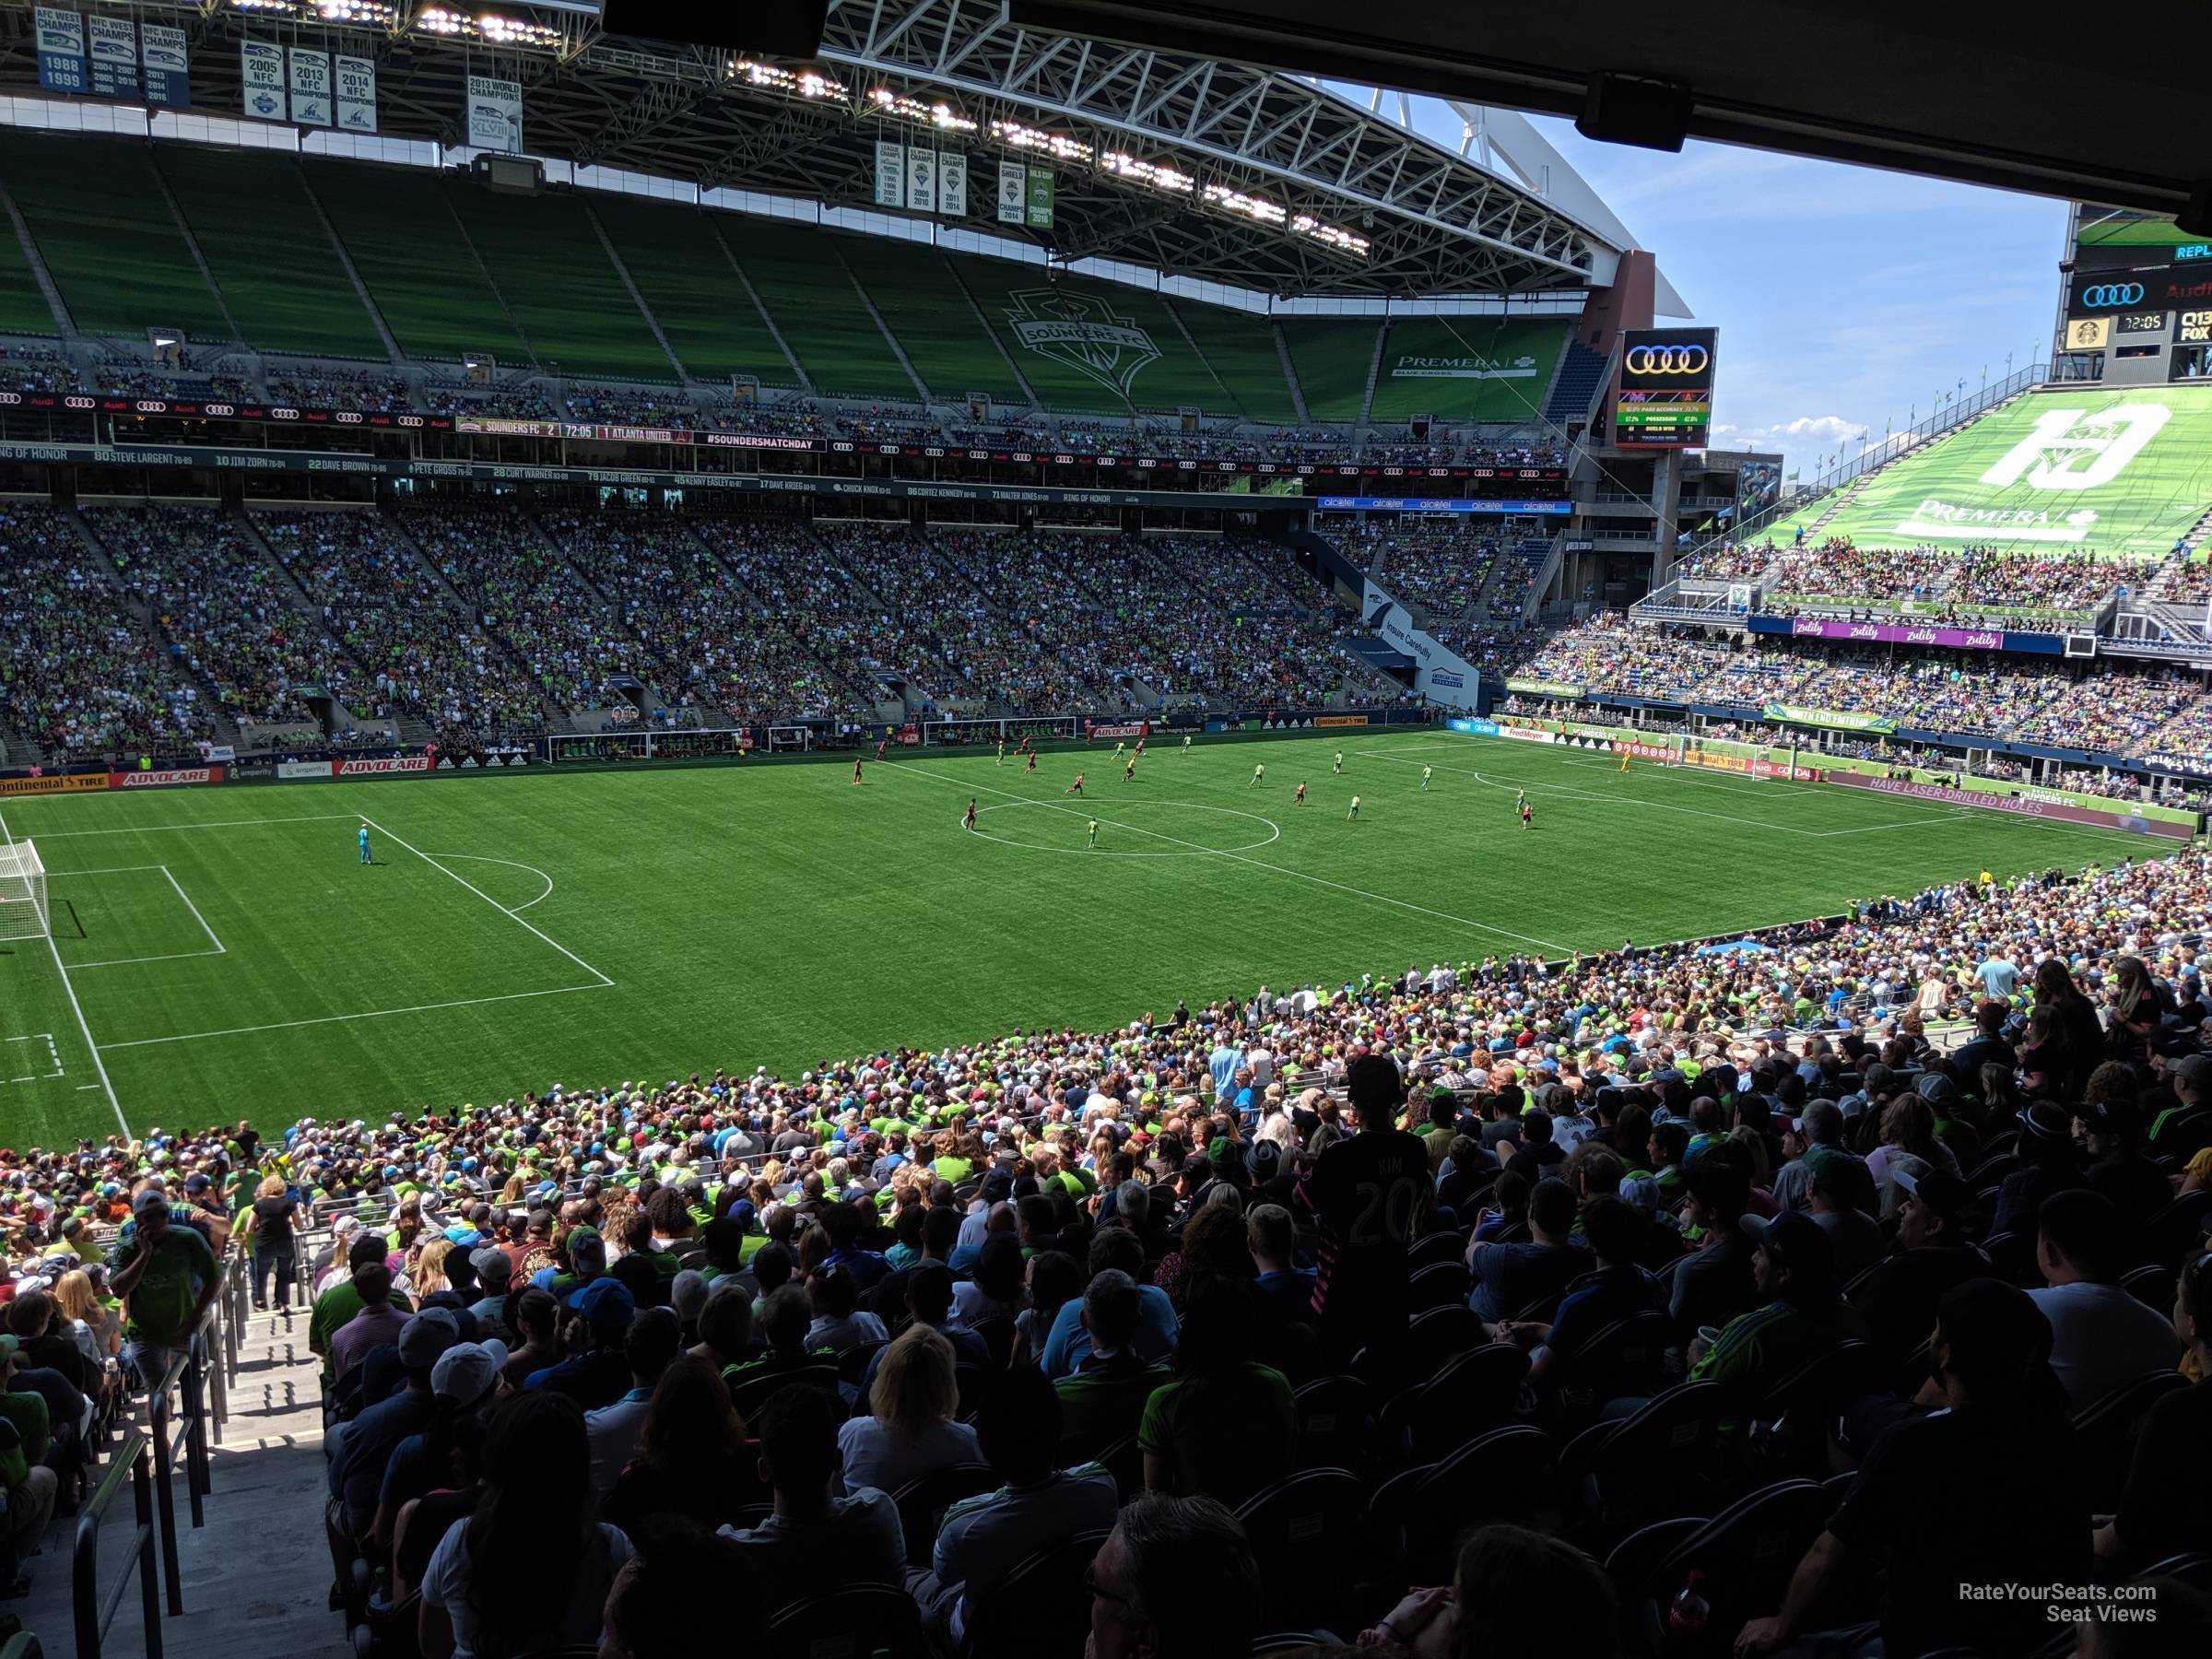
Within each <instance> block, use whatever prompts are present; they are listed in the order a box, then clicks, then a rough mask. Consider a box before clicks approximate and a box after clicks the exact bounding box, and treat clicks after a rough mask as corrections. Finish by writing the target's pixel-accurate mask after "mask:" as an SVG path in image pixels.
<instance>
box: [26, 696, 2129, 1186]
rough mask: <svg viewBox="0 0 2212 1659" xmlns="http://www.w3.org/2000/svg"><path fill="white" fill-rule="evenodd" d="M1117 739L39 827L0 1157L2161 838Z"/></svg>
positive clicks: (1427, 746)
mask: <svg viewBox="0 0 2212 1659" xmlns="http://www.w3.org/2000/svg"><path fill="white" fill-rule="evenodd" d="M1339 748H1341V749H1342V751H1343V754H1344V772H1343V775H1342V776H1336V775H1334V774H1333V773H1332V771H1331V762H1332V758H1333V757H1334V755H1335V753H1336V752H1337V750H1338V749H1339ZM1111 753H1112V751H1111V747H1110V746H1104V745H1101V746H1100V747H1098V748H1097V749H1095V750H1092V751H1089V752H1073V751H1070V752H1061V753H1054V754H1051V755H1048V756H1046V757H1045V758H1044V759H1042V760H1041V761H1040V763H1039V765H1038V770H1037V771H1036V772H1035V773H1033V774H1030V773H1025V772H1023V771H1021V770H1020V766H1019V763H1018V760H1015V759H1009V760H1008V762H1007V764H1006V765H1005V766H1004V767H999V766H995V765H994V763H993V759H992V757H991V755H990V754H989V753H988V752H987V751H986V752H982V753H970V752H951V753H947V752H941V751H935V750H913V749H909V750H904V751H901V752H900V753H899V754H898V755H897V757H896V759H888V760H886V761H884V762H880V763H878V762H876V761H872V760H871V761H869V762H867V764H866V781H865V783H864V784H862V785H861V786H860V787H858V788H855V787H853V784H852V782H851V781H850V780H851V772H852V768H851V763H850V760H849V759H844V760H840V759H834V758H832V759H824V760H821V761H808V762H795V763H761V762H759V761H754V762H749V763H747V764H746V765H744V766H742V767H739V766H724V767H713V768H703V767H702V768H686V769H675V770H656V771H639V772H633V773H616V772H606V771H592V772H580V773H571V774H567V775H563V774H561V773H559V772H553V771H531V772H514V773H506V774H502V775H498V776H485V777H469V778H462V777H457V776H448V777H441V778H439V779H436V780H429V781H425V780H414V781H409V782H364V783H323V784H302V785H299V786H297V787H275V786H272V787H266V788H236V789H220V790H198V791H189V792H177V793H159V794H157V793H154V792H147V793H144V794H110V795H100V796H79V797H68V798H52V799H29V800H18V801H15V802H11V803H10V804H9V805H8V806H7V807H6V813H5V820H4V821H5V825H6V830H8V831H9V832H10V833H12V835H13V836H14V837H15V838H16V839H17V840H24V839H29V840H32V841H36V843H37V845H38V848H39V851H40V853H41V857H42V858H43V860H44V862H45V864H46V866H47V868H48V870H49V871H50V872H51V875H50V880H49V892H50V897H51V903H52V908H53V918H54V929H53V932H54V937H53V941H52V943H51V945H50V944H49V943H48V942H47V941H44V940H31V941H23V942H17V943H14V944H12V945H6V946H0V1040H4V1041H0V1140H5V1142H6V1144H8V1145H12V1146H15V1147H24V1146H28V1145H37V1146H43V1147H50V1148H51V1147H55V1146H57V1145H63V1144H66V1143H67V1142H68V1141H69V1140H70V1139H71V1138H73V1137H75V1136H76V1135H95V1136H98V1135H105V1134H108V1133H110V1132H112V1131H113V1130H114V1129H115V1127H116V1124H117V1120H118V1118H119V1117H120V1118H121V1119H122V1120H123V1121H124V1123H126V1124H128V1125H129V1127H130V1129H131V1130H132V1131H133V1132H134V1133H141V1134H142V1133H144V1132H145V1131H146V1130H147V1129H148V1128H149V1127H151V1126H154V1125H159V1126H162V1127H165V1128H170V1129H176V1128H181V1127H185V1126H197V1125H200V1124H206V1123H207V1122H210V1121H214V1120H218V1119H228V1120H235V1119H237V1118H239V1117H241V1116H249V1117H253V1118H254V1119H256V1120H257V1121H258V1122H260V1123H262V1124H277V1123H284V1122H288V1121H290V1120H291V1119H293V1118H296V1117H298V1116H300V1115H301V1114H309V1115H312V1116H316V1117H321V1118H333V1117H343V1118H351V1117H357V1116H369V1117H375V1116H378V1115H381V1114H383V1113H387V1112H392V1111H394V1110H399V1109H406V1110H413V1109H418V1108H420V1107H423V1106H425V1105H436V1106H439V1107H450V1106H451V1105H453V1104H454V1103H455V1102H457V1101H461V1100H477V1101H481V1100H487V1099H495V1098H505V1097H506V1096H508V1095H510V1094H519V1093H520V1092H521V1091H522V1090H523V1089H524V1088H546V1087H548V1086H550V1085H552V1084H554V1083H556V1082H559V1083H565V1084H567V1085H569V1086H571V1087H581V1086H586V1085H597V1084H600V1083H611V1082H618V1081H621V1080H622V1079H624V1078H636V1079H641V1080H642V1079H654V1080H658V1079H662V1078H665V1077H672V1076H677V1075H683V1074H688V1073H689V1072H692V1071H694V1070H699V1071H706V1070H710V1069H712V1068H713V1067H714V1066H717V1065H724V1066H728V1067H731V1068H733V1069H735V1068H740V1067H743V1068H750V1067H752V1066H754V1065H768V1066H770V1067H771V1068H773V1069H777V1070H780V1071H784V1072H787V1073H788V1072H793V1071H795V1070H797V1069H799V1068H802V1067H805V1066H806V1065H813V1064H815V1063H817V1062H818V1061H821V1060H823V1059H825V1058H838V1059H842V1058H846V1057H849V1056H851V1055H853V1054H855V1053H862V1052H865V1051H867V1050H869V1049H872V1048H875V1047H877V1046H880V1045H883V1044H888V1043H897V1044H917V1045H929V1046H935V1045H937V1044H941V1043H946V1042H954V1041H972V1040H977V1039H982V1038H987V1037H992V1036H995V1035H998V1034H1001V1033H1004V1032H1006V1031H1008V1030H1012V1029H1013V1028H1015V1027H1022V1028H1025V1029H1035V1028H1036V1027H1038V1026H1040V1025H1049V1026H1068V1025H1072V1026H1074V1027H1076V1028H1077V1029H1078V1030H1099V1029H1101V1028H1103V1027H1106V1026H1109V1025H1112V1024H1115V1023H1118V1022H1122V1021H1126V1020H1128V1019H1130V1018H1135V1016H1137V1015H1139V1014H1141V1013H1143V1012H1145V1011H1147V1010H1154V1011H1157V1012H1159V1014H1161V1015H1163V1016H1164V1015H1165V1014H1166V1013H1167V1011H1168V1010H1169V1009H1171V1007H1172V1006H1174V1003H1175V1000H1176V998H1177V997H1178V996H1179V995H1180V996H1184V997H1187V998H1188V999H1189V1000H1190V1001H1191V1002H1192V1003H1194V1004H1196V1003H1200V1002H1202V1001H1204V1000H1206V999H1208V998H1211V997H1214V996H1218V995H1223V994H1247V993H1249V992H1250V991H1251V990H1252V989H1253V986H1254V985H1255V984H1256V983H1258V982H1261V981H1265V982H1267V983H1269V984H1271V985H1275V986H1277V987H1281V986H1284V985H1286V984H1291V983H1299V982H1315V983H1317V984H1324V985H1326V984H1332V983H1338V982H1342V981H1343V980H1344V979H1345V978H1347V977H1356V976H1357V975H1358V974H1359V973H1360V972H1361V971H1370V972H1373V973H1376V974H1377V975H1379V976H1380V975H1382V974H1386V973H1395V972H1397V971H1402V970H1403V969H1404V968H1405V967H1406V965H1407V964H1409V963H1411V964H1415V965H1418V966H1420V967H1423V968H1426V967H1427V966H1428V965H1429V964H1430V962H1432V961H1435V960H1438V959H1451V960H1454V961H1466V960H1469V959H1480V958H1483V957H1486V956H1493V955H1506V954H1510V953H1512V952H1514V951H1541V952H1544V953H1546V954H1547V955H1549V956H1552V957H1554V958H1557V957H1559V956H1562V955H1564V954H1566V953H1567V952H1569V951H1571V950H1574V949H1577V948H1581V949H1604V948H1611V947H1618V945H1619V944H1620V942H1621V940H1622V938H1623V937H1624V936H1633V937H1634V938H1635V939H1636V940H1637V941H1639V942H1640V943H1650V942H1656V941H1659V940H1665V939H1671V938H1685V937H1693V936H1700V935H1710V934H1714V933H1718V932H1722V931H1724V930H1728V929H1732V928H1738V927H1748V926H1755V925H1760V924H1770V923H1776V922H1783V921H1787V920H1793V919H1795V918H1799V917H1803V916H1806V915H1812V914H1817V913H1821V912H1827V911H1830V910H1832V909H1833V908H1835V907H1836V906H1838V905H1839V904H1841V902H1843V901H1844V900H1848V899H1851V898H1853V897H1857V896H1864V895H1867V894H1872V893H1882V892H1896V893H1900V894H1901V893H1907V892H1911V891H1913V890H1916V889H1917V888H1921V887H1923V886H1925V885H1928V884H1931V883H1935V882H1940V881H1948V880H1956V879H1959V878H1960V877H1966V876H1971V875H1972V874H1973V873H1974V872H1975V871H1977V870H1979V869H1980V868H1981V867H1983V865H1987V866H1989V867H1990V868H1992V869H1994V870H1996V871H1998V872H2000V873H2006V874H2009V873H2016V872H2018V871H2022V870H2028V869H2041V868H2043V867H2046V866H2048V865H2063V866H2065V867H2067V868H2077V867H2078V866H2080V865H2085V864H2088V863H2091V862H2110V861H2112V860H2113V859H2116V858H2118V857H2120V856H2122V855H2124V854H2132V855H2134V856H2136V857H2141V856H2144V855H2146V854H2147V853H2149V852H2151V851H2152V850H2153V849H2154V848H2155V847H2156V846H2157V845H2158V843H2156V842H2154V841H2147V840H2146V839H2145V838H2142V837H2138V836H2133V835H2128V834H2125V833H2123V832H2120V831H2103V830H2088V829H2082V828H2078V827H2074V826H2064V825H2054V824H2048V823H2042V822H2039V821H2037V820H2035V819H2032V818H2015V817H2009V816H2006V815H2003V814H1999V813H1993V812H1986V811H1981V810H1975V809H1969V808H1959V807H1952V806H1943V805H1941V804H1936V803H1929V802H1923V801H1915V800H1905V799H1898V798H1894V797H1889V796H1883V795H1876V794H1859V793H1857V792H1850V791H1844V790H1838V789H1829V788H1825V787H1818V786H1813V785H1806V784H1787V783H1772V782H1754V781H1751V780H1748V779H1742V778H1735V777H1731V776H1728V775H1725V774H1722V773H1716V772H1705V771H1674V770H1668V769H1665V768H1661V767H1657V766H1653V765H1650V764H1647V763H1644V762H1641V761H1639V762H1637V763H1636V764H1635V765H1634V767H1633V768H1632V770H1630V771H1629V772H1627V773H1626V774H1622V773H1620V772H1619V771H1617V770H1616V763H1615V762H1614V761H1613V760H1612V759H1609V758H1607V757H1605V756H1603V755H1599V754H1594V753H1587V752H1583V751H1571V750H1564V749H1554V748H1544V747H1536V746H1535V745H1527V744H1520V743H1512V742H1506V741H1503V740H1500V739H1489V738H1480V737H1468V736H1460V735H1450V734H1445V733H1442V732H1439V731H1421V732H1403V731H1401V732H1390V733H1386V732H1383V731H1382V730H1376V731H1373V732H1367V731H1347V732H1346V733H1345V734H1343V735H1342V738H1341V740H1340V741H1338V740H1335V735H1334V734H1331V735H1324V736H1313V737H1296V738H1285V739H1281V740H1257V741H1254V740H1244V741H1232V740H1227V739H1221V738H1205V737H1202V738H1200V739H1198V741H1197V742H1196V744H1195V745H1194V747H1193V748H1192V749H1191V750H1190V751H1189V752H1187V753H1185V752H1184V751H1183V750H1182V745H1181V740H1180V739H1179V738H1169V739H1165V740H1163V741H1161V742H1160V743H1159V744H1158V745H1156V746H1154V747H1151V748H1149V749H1148V750H1147V756H1146V759H1145V760H1144V762H1143V764H1142V765H1141V766H1140V767H1139V768H1138V769H1137V775H1136V778H1135V781H1134V782H1129V783H1124V782H1122V780H1121V769H1120V768H1119V767H1118V766H1116V765H1114V764H1113V763H1112V759H1111ZM1261 763H1265V767H1266V776H1265V780H1264V781H1263V782H1260V783H1259V784H1256V785H1254V784H1253V783H1252V782H1251V779H1252V776H1253V767H1254V766H1255V765H1258V764H1261ZM1424 765H1429V766H1432V767H1433V768H1434V774H1433V777H1432V779H1431V781H1430V786H1429V788H1428V790H1427V791H1426V792H1425V793H1424V791H1423V790H1422V788H1421V768H1422V767H1423V766H1424ZM1078 769H1080V770H1082V771H1085V772H1087V773H1088V779H1089V782H1088V787H1087V788H1086V791H1085V794H1084V796H1083V797H1082V798H1081V799H1077V798H1074V797H1071V796H1068V795H1066V794H1063V791H1064V790H1065V788H1066V787H1067V785H1068V783H1069V782H1070V780H1071V779H1072V778H1073V777H1074V775H1075V773H1076V772H1077V770H1078ZM1301 781H1303V782H1306V783H1307V784H1308V785H1309V789H1308V795H1307V801H1306V804H1305V805H1303V806H1294V805H1293V804H1292V794H1293V791H1294V789H1295V787H1296V786H1297V784H1298V783H1299V782H1301ZM1516 788H1525V789H1526V790H1527V791H1528V794H1529V799H1530V801H1531V802H1532V804H1533V805H1534V807H1535V827H1534V828H1533V829H1531V830H1523V829H1522V828H1521V827H1520V825H1519V823H1518V821H1517V820H1516V818H1514V815H1513V809H1512V804H1513V792H1514V790H1515V789H1516ZM1355 792H1356V793H1357V794H1359V797H1360V815H1359V820H1358V821H1357V822H1347V818H1346V810H1347V804H1348V802H1349V800H1350V798H1351V796H1352V794H1354V793H1355ZM971 795H972V796H973V797H974V798H975V801H976V805H977V807H978V811H979V818H978V822H977V828H976V830H975V831H973V832H969V831H964V830H962V829H961V828H960V822H959V819H960V815H961V812H962V811H963V809H964V808H965V807H966V806H967V804H968V801H969V798H970V796H971ZM364 816H365V817H366V818H367V819H368V821H369V823H370V826H371V830H370V833H371V845H372V848H373V850H374V853H375V860H376V862H375V864H374V865H372V866H371V867H369V868H363V867H361V865H359V862H358V854H357V851H356V845H355V835H356V831H357V830H358V829H359V825H360V823H361V821H362V818H363V817H364ZM1093 816H1095V817H1096V818H1097V819H1098V821H1099V841H1098V845H1097V847H1096V848H1095V849H1093V848H1090V847H1088V845H1087V844H1086V841H1087V834H1088V820H1089V818H1091V817H1093ZM57 959H58V966H57ZM64 970H65V971H64ZM95 1044H97V1050H95V1047H94V1045H95Z"/></svg>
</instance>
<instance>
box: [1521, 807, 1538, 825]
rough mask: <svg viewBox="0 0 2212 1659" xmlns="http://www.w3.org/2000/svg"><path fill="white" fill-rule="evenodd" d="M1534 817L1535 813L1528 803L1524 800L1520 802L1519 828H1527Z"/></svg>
mask: <svg viewBox="0 0 2212 1659" xmlns="http://www.w3.org/2000/svg"><path fill="white" fill-rule="evenodd" d="M1534 818H1535V814H1534V812H1533V811H1532V810H1531V809H1530V807H1529V805H1528V803H1527V802H1526V801H1524V802H1522V803H1521V828H1522V829H1524V830H1526V829H1528V828H1529V827H1530V824H1531V822H1532V821H1533V819H1534Z"/></svg>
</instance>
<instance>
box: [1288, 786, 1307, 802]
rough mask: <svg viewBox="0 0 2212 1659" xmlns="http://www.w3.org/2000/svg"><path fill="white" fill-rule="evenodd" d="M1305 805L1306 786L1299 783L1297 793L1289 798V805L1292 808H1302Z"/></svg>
mask: <svg viewBox="0 0 2212 1659" xmlns="http://www.w3.org/2000/svg"><path fill="white" fill-rule="evenodd" d="M1305 804H1306V786H1305V785H1304V784H1303V783H1300V785H1299V786H1298V793H1297V794H1294V795H1292V796H1291V797H1290V805H1291V806H1304V805H1305Z"/></svg>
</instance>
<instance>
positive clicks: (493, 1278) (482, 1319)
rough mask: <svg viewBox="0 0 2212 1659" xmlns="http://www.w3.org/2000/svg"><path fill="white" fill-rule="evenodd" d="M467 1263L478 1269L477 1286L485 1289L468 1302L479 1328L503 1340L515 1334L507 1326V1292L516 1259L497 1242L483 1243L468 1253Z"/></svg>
mask: <svg viewBox="0 0 2212 1659" xmlns="http://www.w3.org/2000/svg"><path fill="white" fill-rule="evenodd" d="M468 1265H469V1266H470V1267H471V1268H473V1269H474V1270H475V1272H476V1276H477V1289H478V1290H480V1291H482V1292H483V1294H482V1296H481V1297H479V1298H478V1299H477V1300H476V1301H474V1302H472V1303H470V1304H469V1310H468V1311H469V1312H470V1313H472V1314H474V1315H475V1316H476V1321H477V1330H479V1331H487V1332H489V1333H490V1334H491V1335H495V1336H498V1337H500V1338H501V1339H502V1340H504V1339H505V1338H506V1337H507V1336H509V1335H512V1333H510V1332H509V1330H508V1329H507V1291H508V1285H509V1281H510V1279H512V1277H513V1274H514V1258H513V1257H512V1256H510V1255H509V1254H508V1253H506V1252H505V1251H503V1250H501V1249H500V1247H499V1246H498V1245H497V1244H481V1245H478V1246H477V1248H476V1249H474V1250H472V1251H470V1252H469V1253H468Z"/></svg>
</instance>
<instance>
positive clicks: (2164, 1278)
mask: <svg viewBox="0 0 2212 1659" xmlns="http://www.w3.org/2000/svg"><path fill="white" fill-rule="evenodd" d="M2177 1277H2179V1275H2178V1273H2177V1272H2176V1270H2175V1269H2174V1268H2171V1267H2162V1266H2159V1265H2158V1264H2157V1263H2155V1262H2151V1263H2146V1264H2145V1265H2142V1266H2140V1267H2136V1268H2133V1269H2131V1270H2130V1271H2128V1272H2126V1273H2124V1274H2122V1275H2121V1276H2120V1287H2121V1288H2122V1289H2124V1290H2125V1291H2126V1292H2127V1293H2128V1294H2129V1295H2130V1296H2132V1297H2134V1298H2135V1299H2136V1300H2137V1301H2139V1302H2141V1303H2142V1304H2143V1305H2144V1306H2145V1307H2147V1308H2149V1309H2152V1310H2153V1311H2155V1312H2159V1313H2169V1314H2170V1313H2171V1312H2173V1286H2174V1280H2175V1279H2176V1278H2177Z"/></svg>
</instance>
